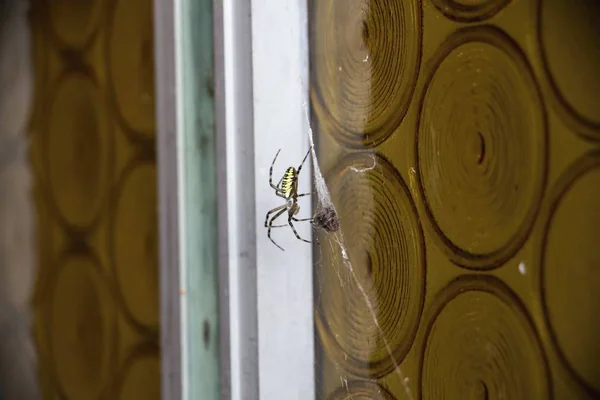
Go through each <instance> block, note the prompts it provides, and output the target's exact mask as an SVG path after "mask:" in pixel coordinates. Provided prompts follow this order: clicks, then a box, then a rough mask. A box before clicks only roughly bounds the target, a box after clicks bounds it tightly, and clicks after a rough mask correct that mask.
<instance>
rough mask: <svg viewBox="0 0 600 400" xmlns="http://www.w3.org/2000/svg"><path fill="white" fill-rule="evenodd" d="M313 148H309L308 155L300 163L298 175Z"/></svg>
mask: <svg viewBox="0 0 600 400" xmlns="http://www.w3.org/2000/svg"><path fill="white" fill-rule="evenodd" d="M311 149H312V146H311V147H310V148H309V149H308V151H307V152H306V155H305V156H304V159H303V160H302V163H301V164H300V166H299V167H298V175H300V171H301V170H302V166H303V165H304V162H305V161H306V159H307V158H308V155H309V154H310V150H311Z"/></svg>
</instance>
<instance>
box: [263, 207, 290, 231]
mask: <svg viewBox="0 0 600 400" xmlns="http://www.w3.org/2000/svg"><path fill="white" fill-rule="evenodd" d="M286 207H287V206H286V205H285V204H284V205H282V206H279V207H275V208H274V209H272V210H269V211H267V216H266V217H265V228H266V227H267V226H269V225H268V222H269V215H271V214H273V213H274V212H277V211H279V210H281V209H283V208H286Z"/></svg>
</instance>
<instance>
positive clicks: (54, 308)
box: [48, 253, 116, 400]
mask: <svg viewBox="0 0 600 400" xmlns="http://www.w3.org/2000/svg"><path fill="white" fill-rule="evenodd" d="M50 288H51V289H50V290H51V293H50V296H49V303H50V304H49V311H50V312H49V315H48V317H49V320H48V326H49V332H50V352H51V353H50V354H51V360H52V361H53V363H54V370H55V371H54V372H55V373H56V377H57V379H58V381H59V383H60V385H61V386H62V388H63V390H64V392H65V394H66V395H67V397H68V398H69V399H74V400H78V399H89V398H95V397H97V396H96V395H97V394H99V393H100V392H101V390H102V389H103V388H104V386H105V384H106V382H107V380H108V378H109V377H110V375H111V373H112V369H113V365H112V360H113V358H112V356H113V355H114V351H113V350H114V348H113V346H114V344H115V342H114V338H115V336H114V335H115V329H116V320H115V319H116V309H115V306H114V303H113V302H112V301H111V298H110V292H109V290H108V287H107V285H106V281H105V280H104V278H103V276H102V275H101V267H100V265H99V261H98V260H97V259H96V258H95V257H93V256H92V255H91V254H89V253H83V254H68V255H65V256H64V257H62V259H61V260H60V262H59V264H58V269H57V275H56V276H55V280H54V281H53V284H51V285H50ZM94 394H96V395H94Z"/></svg>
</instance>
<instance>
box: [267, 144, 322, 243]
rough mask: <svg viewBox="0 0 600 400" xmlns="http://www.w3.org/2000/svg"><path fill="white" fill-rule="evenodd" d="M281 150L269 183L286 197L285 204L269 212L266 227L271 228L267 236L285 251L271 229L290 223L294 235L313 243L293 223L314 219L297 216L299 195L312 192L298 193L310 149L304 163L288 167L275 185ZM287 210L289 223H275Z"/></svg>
mask: <svg viewBox="0 0 600 400" xmlns="http://www.w3.org/2000/svg"><path fill="white" fill-rule="evenodd" d="M311 148H312V147H311ZM280 151H281V149H279V151H277V154H275V158H274V159H273V162H272V163H271V168H270V170H269V185H271V188H273V189H274V190H275V194H276V195H277V196H279V197H282V198H284V199H285V204H283V205H281V206H279V207H275V208H273V209H272V210H269V211H268V212H267V215H266V217H265V228H267V227H268V228H269V230H268V232H267V236H268V237H269V239H270V240H271V242H273V244H274V245H275V246H277V247H279V248H280V249H281V250H283V251H285V250H284V249H283V247H281V246H280V245H278V244H277V243H275V241H274V240H273V238H272V237H271V229H272V228H283V227H285V226H288V225H289V226H290V228H292V231H294V235H296V238H298V239H299V240H302V241H303V242H306V243H312V242H311V241H310V240H306V239H302V238H301V237H300V235H299V234H298V232H296V228H295V227H294V224H293V223H292V221H294V222H302V221H311V222H312V220H313V219H312V218H301V219H298V218H296V217H295V216H296V214H298V212H300V206H299V205H298V197H303V196H308V195H309V194H310V193H302V194H298V176H299V175H300V171H301V170H302V166H303V165H304V162H305V161H306V159H307V158H308V155H309V154H310V149H308V152H307V153H306V155H305V156H304V159H303V160H302V163H301V164H300V166H299V167H298V169H296V168H294V167H288V169H286V170H285V172H284V174H283V176H282V177H281V179H280V180H279V183H278V184H277V186H275V185H273V166H274V165H275V161H276V160H277V156H278V155H279V152H280ZM286 211H287V212H288V222H287V224H282V225H273V222H274V221H275V220H276V219H277V218H279V217H280V216H281V215H282V214H283V213H284V212H286ZM273 213H276V214H275V215H274V216H273V217H272V218H271V219H270V220H269V216H270V215H271V214H273Z"/></svg>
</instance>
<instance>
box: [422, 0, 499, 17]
mask: <svg viewBox="0 0 600 400" xmlns="http://www.w3.org/2000/svg"><path fill="white" fill-rule="evenodd" d="M431 2H432V3H433V5H435V6H436V7H437V9H438V10H440V12H441V13H442V14H444V15H445V16H446V17H448V18H450V19H453V20H455V21H460V22H477V21H483V20H485V19H488V18H491V17H493V16H494V15H496V13H497V12H498V11H500V10H501V9H503V8H504V7H505V6H506V5H507V4H508V3H509V2H510V0H431Z"/></svg>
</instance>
